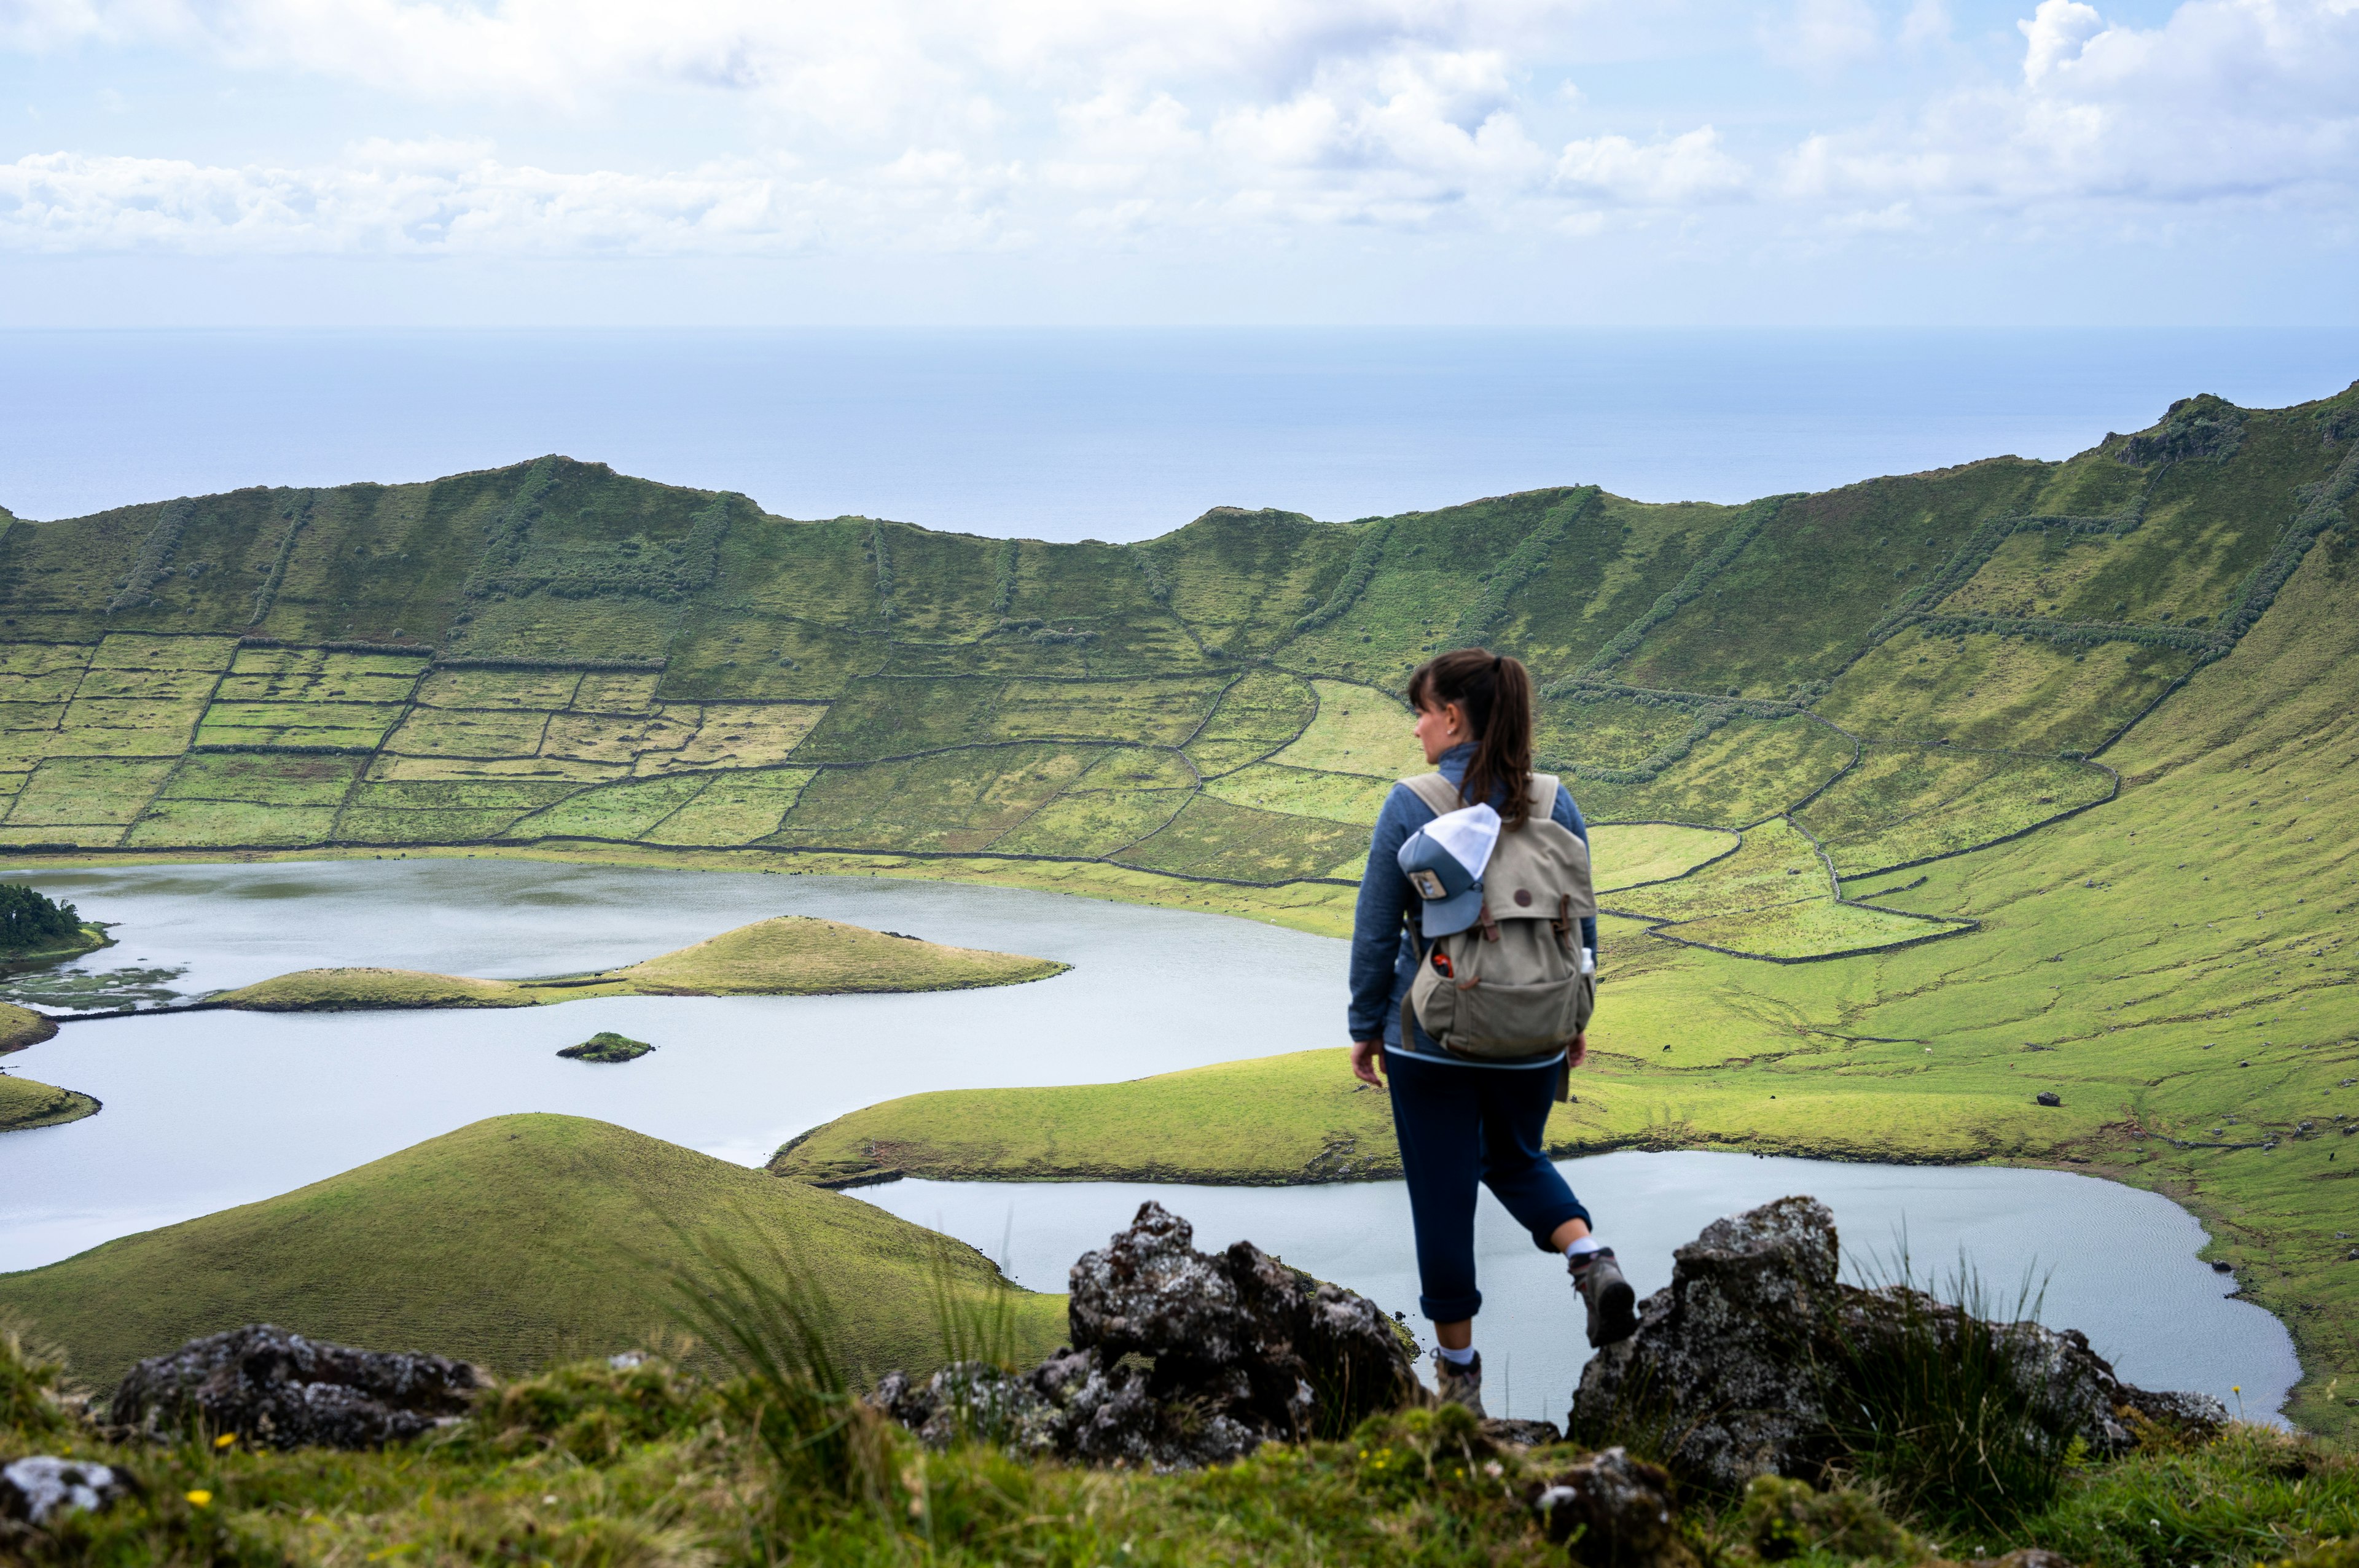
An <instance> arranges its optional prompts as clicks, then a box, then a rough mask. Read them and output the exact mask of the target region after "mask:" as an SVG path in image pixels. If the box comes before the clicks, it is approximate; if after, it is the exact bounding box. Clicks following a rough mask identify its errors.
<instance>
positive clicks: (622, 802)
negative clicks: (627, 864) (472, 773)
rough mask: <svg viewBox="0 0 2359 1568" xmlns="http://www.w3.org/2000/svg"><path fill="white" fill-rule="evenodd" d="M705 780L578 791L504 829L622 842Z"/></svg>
mask: <svg viewBox="0 0 2359 1568" xmlns="http://www.w3.org/2000/svg"><path fill="white" fill-rule="evenodd" d="M706 782H707V781H706V779H705V778H704V777H701V776H695V777H684V778H666V779H638V780H635V781H632V782H630V783H627V784H606V785H604V786H603V787H601V788H597V789H587V790H583V791H582V793H581V794H579V795H569V796H567V797H566V798H565V799H563V800H560V801H559V802H558V803H557V804H556V805H555V806H549V807H548V808H547V809H545V810H542V811H537V812H535V813H533V814H532V815H531V816H527V817H525V818H523V819H522V820H521V821H519V822H517V823H516V825H515V826H514V827H510V828H509V829H508V831H507V836H508V837H509V838H612V839H616V840H618V841H621V842H625V843H627V842H629V841H631V840H633V839H636V838H641V837H643V836H644V835H645V834H646V833H647V829H649V828H650V827H654V826H655V825H656V824H657V823H658V822H660V821H662V820H663V819H664V818H665V817H667V816H670V815H671V814H672V813H673V812H675V811H677V810H679V808H680V807H681V806H685V805H687V804H688V803H689V802H690V800H692V799H694V798H695V797H696V795H697V794H698V792H700V791H701V790H702V789H703V788H704V786H705V784H706Z"/></svg>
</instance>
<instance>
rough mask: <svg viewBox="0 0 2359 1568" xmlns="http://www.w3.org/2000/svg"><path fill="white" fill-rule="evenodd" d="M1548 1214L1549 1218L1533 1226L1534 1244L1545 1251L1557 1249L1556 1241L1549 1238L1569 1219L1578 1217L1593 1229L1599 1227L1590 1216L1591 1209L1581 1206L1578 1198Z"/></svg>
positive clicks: (1553, 1209)
mask: <svg viewBox="0 0 2359 1568" xmlns="http://www.w3.org/2000/svg"><path fill="white" fill-rule="evenodd" d="M1548 1216H1549V1217H1547V1218H1545V1219H1542V1220H1539V1221H1538V1222H1536V1223H1535V1224H1534V1225H1533V1226H1532V1245H1533V1246H1535V1247H1537V1248H1538V1249H1540V1250H1541V1251H1543V1252H1553V1251H1555V1250H1556V1243H1555V1242H1553V1241H1551V1240H1549V1238H1550V1237H1552V1236H1554V1235H1555V1234H1556V1228H1557V1227H1558V1226H1560V1225H1562V1224H1563V1223H1564V1222H1565V1221H1566V1220H1568V1219H1577V1220H1579V1221H1581V1223H1582V1224H1583V1225H1585V1226H1588V1227H1590V1228H1591V1229H1592V1230H1594V1229H1596V1228H1597V1222H1596V1221H1595V1220H1593V1219H1592V1218H1590V1217H1589V1211H1588V1210H1587V1209H1585V1208H1583V1207H1582V1206H1581V1202H1580V1200H1579V1199H1577V1198H1576V1199H1574V1200H1573V1201H1571V1202H1570V1203H1564V1204H1560V1205H1558V1206H1556V1207H1555V1208H1552V1209H1550V1210H1549V1211H1548Z"/></svg>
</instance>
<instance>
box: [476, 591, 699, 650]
mask: <svg viewBox="0 0 2359 1568" xmlns="http://www.w3.org/2000/svg"><path fill="white" fill-rule="evenodd" d="M679 615H680V607H679V606H678V605H675V604H661V603H655V602H651V601H648V600H625V599H560V598H557V597H555V596H553V595H549V594H543V593H535V594H531V595H528V596H527V597H526V598H522V599H506V600H496V599H495V600H474V601H473V602H472V603H470V604H469V605H468V607H467V609H466V611H464V612H462V614H460V615H457V616H453V617H452V618H451V632H450V635H449V640H448V641H447V642H445V643H443V645H442V648H441V650H440V652H441V654H442V655H443V656H444V657H446V658H463V659H515V660H517V661H519V662H523V661H530V662H533V663H542V662H546V663H548V664H552V665H555V664H561V663H562V662H563V661H566V660H569V659H594V660H603V659H631V658H637V657H640V656H642V655H644V654H646V652H647V650H648V649H650V648H661V647H663V646H664V645H665V644H666V643H669V641H670V639H671V633H672V628H673V627H674V626H675V625H676V624H678V622H679Z"/></svg>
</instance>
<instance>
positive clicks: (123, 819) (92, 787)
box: [7, 757, 172, 827]
mask: <svg viewBox="0 0 2359 1568" xmlns="http://www.w3.org/2000/svg"><path fill="white" fill-rule="evenodd" d="M171 771H172V764H171V763H170V762H152V761H139V762H132V761H127V760H126V761H117V760H115V759H113V758H99V757H52V758H50V759H49V761H47V762H43V763H42V764H41V765H40V766H39V767H38V768H36V769H34V770H33V774H32V777H31V778H30V779H28V780H27V781H26V784H25V787H24V788H23V789H22V790H20V791H19V792H18V793H17V795H16V800H15V801H14V802H13V803H12V804H11V805H10V806H9V808H8V816H7V822H8V825H9V826H10V827H40V826H44V825H47V824H50V823H71V824H74V825H77V826H84V827H98V826H103V825H107V824H114V825H121V824H123V823H127V822H129V821H130V820H131V819H132V818H133V817H135V816H138V815H139V809H140V807H142V806H146V805H147V801H148V798H149V797H150V796H152V795H154V794H155V793H156V789H157V786H158V785H159V784H162V783H163V782H164V775H165V774H167V773H170V772H171Z"/></svg>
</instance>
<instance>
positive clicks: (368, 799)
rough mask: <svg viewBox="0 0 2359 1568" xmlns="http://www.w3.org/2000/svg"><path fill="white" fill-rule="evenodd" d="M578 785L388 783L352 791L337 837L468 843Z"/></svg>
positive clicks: (492, 781) (523, 781)
mask: <svg viewBox="0 0 2359 1568" xmlns="http://www.w3.org/2000/svg"><path fill="white" fill-rule="evenodd" d="M580 787H581V786H580V785H579V784H574V783H571V782H570V781H541V780H533V779H465V780H449V781H434V780H386V781H376V780H371V781H369V782H366V783H364V784H359V785H357V786H355V787H354V789H353V795H352V799H351V802H350V803H349V804H348V805H347V806H345V807H344V812H343V815H342V817H340V818H339V819H338V820H337V823H336V837H337V838H340V839H343V840H347V841H349V842H352V843H355V844H467V843H474V842H478V841H480V840H483V839H486V838H497V837H498V836H499V835H500V833H502V832H503V831H504V830H506V828H507V827H508V826H509V825H510V824H511V823H513V822H515V821H516V818H518V817H520V816H524V815H525V814H526V813H527V812H531V811H537V810H538V809H540V808H541V807H542V806H553V805H555V804H556V803H557V802H558V801H560V800H562V799H563V798H565V796H567V795H571V794H572V793H573V792H574V791H575V790H577V789H579V788H580Z"/></svg>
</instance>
